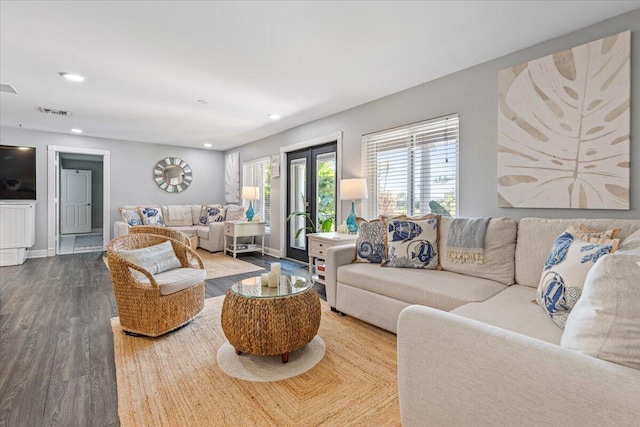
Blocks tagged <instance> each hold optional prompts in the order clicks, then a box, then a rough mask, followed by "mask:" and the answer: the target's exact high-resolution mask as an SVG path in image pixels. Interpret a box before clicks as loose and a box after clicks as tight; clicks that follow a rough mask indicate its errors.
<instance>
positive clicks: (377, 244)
mask: <svg viewBox="0 0 640 427" xmlns="http://www.w3.org/2000/svg"><path fill="white" fill-rule="evenodd" d="M356 222H357V223H358V240H356V259H355V260H354V261H353V262H368V263H371V264H380V263H382V260H384V259H385V258H386V250H385V246H384V241H385V237H386V234H385V231H384V230H385V226H384V222H383V221H382V220H380V219H374V220H372V221H367V220H366V219H364V218H357V219H356Z"/></svg>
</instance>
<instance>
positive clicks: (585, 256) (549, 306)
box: [536, 227, 620, 329]
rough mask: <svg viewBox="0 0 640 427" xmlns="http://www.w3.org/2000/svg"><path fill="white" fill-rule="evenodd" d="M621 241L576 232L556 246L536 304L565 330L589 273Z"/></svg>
mask: <svg viewBox="0 0 640 427" xmlns="http://www.w3.org/2000/svg"><path fill="white" fill-rule="evenodd" d="M619 244H620V240H619V239H605V238H601V237H589V236H585V234H584V233H581V232H579V231H577V230H575V229H573V228H571V227H570V228H569V229H567V230H566V231H565V232H564V233H562V234H561V235H560V236H558V238H557V239H556V241H555V242H554V244H553V247H552V248H551V251H550V252H549V255H548V256H547V260H546V262H545V265H544V269H543V271H542V275H541V276H540V282H539V283H538V290H537V292H536V301H537V302H538V304H539V305H540V306H541V307H542V308H543V309H544V310H545V311H546V312H547V313H548V314H549V316H551V320H553V322H554V323H555V324H556V325H558V326H559V327H560V328H562V329H564V325H565V323H566V322H567V317H569V313H571V309H572V308H573V307H574V306H575V304H576V303H577V302H578V299H579V298H580V295H582V288H583V287H584V282H585V279H586V278H587V273H589V270H590V269H591V267H593V266H594V265H595V263H596V261H598V259H600V257H602V256H603V255H607V254H609V253H613V252H615V251H616V249H617V248H618V245H619Z"/></svg>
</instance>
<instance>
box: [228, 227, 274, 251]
mask: <svg viewBox="0 0 640 427" xmlns="http://www.w3.org/2000/svg"><path fill="white" fill-rule="evenodd" d="M264 235H265V223H264V222H249V221H225V222H224V252H225V253H227V252H231V253H232V254H233V257H234V258H237V256H236V255H237V254H240V253H244V252H257V251H261V252H262V255H264ZM256 236H261V237H262V245H256ZM238 237H253V244H250V245H247V247H246V248H243V249H238ZM227 240H231V241H233V246H232V247H229V245H228V243H227Z"/></svg>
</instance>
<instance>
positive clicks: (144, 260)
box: [118, 241, 182, 280]
mask: <svg viewBox="0 0 640 427" xmlns="http://www.w3.org/2000/svg"><path fill="white" fill-rule="evenodd" d="M118 253H119V254H120V255H121V256H122V257H123V258H124V259H126V260H128V261H131V262H132V263H134V264H136V265H139V266H140V267H142V268H144V269H145V270H147V271H148V272H149V273H151V274H152V275H153V274H158V273H162V272H163V271H168V270H173V269H175V268H180V267H182V264H181V263H180V260H179V259H178V257H177V256H176V253H175V252H174V251H173V246H172V245H171V242H169V241H166V242H163V243H160V244H159V245H153V246H148V247H146V248H141V249H123V250H121V251H118ZM133 275H134V276H135V278H136V280H143V279H145V277H146V276H145V275H144V274H142V273H140V272H139V271H133Z"/></svg>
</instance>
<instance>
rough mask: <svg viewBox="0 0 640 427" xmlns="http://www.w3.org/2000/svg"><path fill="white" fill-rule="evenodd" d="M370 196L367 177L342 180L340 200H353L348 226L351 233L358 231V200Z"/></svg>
mask: <svg viewBox="0 0 640 427" xmlns="http://www.w3.org/2000/svg"><path fill="white" fill-rule="evenodd" d="M368 197H369V195H368V193H367V180H366V179H364V178H349V179H341V180H340V200H351V213H350V214H349V216H348V217H347V228H348V229H349V233H351V234H355V233H357V232H358V222H357V221H356V200H360V199H366V198H368Z"/></svg>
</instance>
